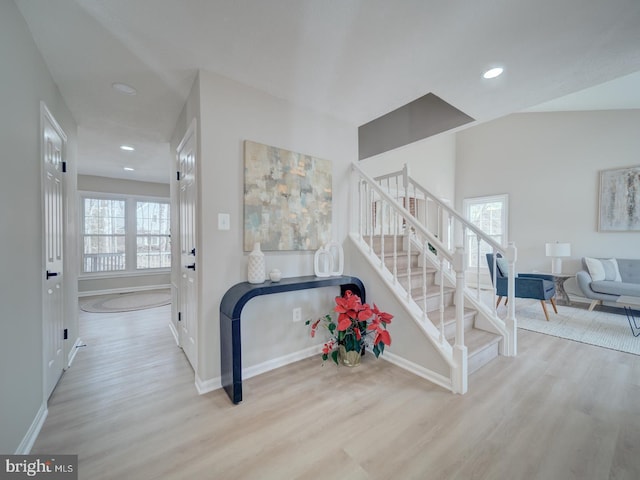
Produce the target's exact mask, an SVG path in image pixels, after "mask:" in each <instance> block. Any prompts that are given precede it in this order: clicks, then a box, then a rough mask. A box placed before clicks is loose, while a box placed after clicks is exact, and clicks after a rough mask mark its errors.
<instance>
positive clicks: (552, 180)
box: [456, 110, 640, 273]
mask: <svg viewBox="0 0 640 480" xmlns="http://www.w3.org/2000/svg"><path fill="white" fill-rule="evenodd" d="M638 125H640V110H617V111H591V112H557V113H523V114H514V115H509V116H507V117H504V118H501V119H498V120H494V121H492V122H488V123H485V124H482V125H478V126H474V127H471V128H468V129H466V130H463V131H461V132H459V133H458V134H457V163H456V208H457V209H458V210H461V207H462V199H463V198H465V197H477V196H483V195H492V194H499V193H507V194H509V239H510V240H511V241H514V242H515V243H516V246H517V248H518V263H517V269H518V271H532V270H539V271H549V270H550V268H551V261H550V260H549V259H547V257H545V247H544V245H545V243H546V242H554V241H560V242H569V243H571V254H572V255H571V257H570V258H568V259H565V260H564V262H563V272H567V273H573V272H576V271H577V270H579V269H580V268H581V267H580V259H581V257H583V256H595V257H618V258H638V257H639V253H638V245H640V232H633V233H604V232H602V233H601V232H598V231H597V228H598V221H597V218H598V217H597V212H598V188H599V184H598V182H599V173H598V172H599V171H600V170H604V169H610V168H619V167H628V166H632V165H640V157H639V156H638V152H640V134H638Z"/></svg>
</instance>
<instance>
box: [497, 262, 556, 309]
mask: <svg viewBox="0 0 640 480" xmlns="http://www.w3.org/2000/svg"><path fill="white" fill-rule="evenodd" d="M487 263H488V264H489V273H490V274H491V282H493V253H487ZM496 267H497V268H496V285H494V287H495V289H496V295H497V296H498V302H497V303H496V308H497V307H498V306H499V305H500V302H501V301H502V298H503V297H506V296H508V293H507V292H508V290H507V288H508V284H507V282H508V275H509V265H508V263H507V261H506V260H505V259H503V258H502V257H501V256H500V254H498V256H497V258H496ZM514 280H515V285H516V291H515V297H516V298H534V299H536V300H540V304H541V305H542V311H543V312H544V316H545V318H546V319H547V321H549V313H548V312H547V304H546V301H547V300H549V301H550V302H551V305H552V306H553V311H554V312H556V313H558V308H557V307H556V299H555V296H556V284H555V279H554V277H553V275H543V274H536V273H520V274H518V275H516V278H515V279H514ZM504 304H505V305H506V304H507V300H505V302H504Z"/></svg>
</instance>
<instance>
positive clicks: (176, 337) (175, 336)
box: [169, 322, 180, 346]
mask: <svg viewBox="0 0 640 480" xmlns="http://www.w3.org/2000/svg"><path fill="white" fill-rule="evenodd" d="M169 330H171V335H173V339H174V340H175V341H176V345H178V346H180V336H179V335H178V330H176V326H175V325H174V324H173V322H169Z"/></svg>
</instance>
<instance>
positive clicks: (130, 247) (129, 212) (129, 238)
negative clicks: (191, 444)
mask: <svg viewBox="0 0 640 480" xmlns="http://www.w3.org/2000/svg"><path fill="white" fill-rule="evenodd" d="M85 198H98V199H105V200H123V201H124V202H125V259H126V260H125V269H124V270H109V271H103V272H85V271H83V269H84V236H85V234H84V201H85ZM137 202H154V203H166V204H170V200H169V199H168V198H166V197H155V196H146V195H129V194H116V193H104V192H93V191H80V192H78V204H79V206H80V208H79V209H78V210H79V216H80V223H79V225H80V232H79V236H80V241H79V243H80V245H79V255H80V259H81V260H80V262H79V264H80V265H79V270H80V271H79V272H78V278H80V279H83V278H85V279H86V278H94V279H98V278H114V277H137V276H145V275H154V274H161V273H168V272H171V267H160V268H136V265H137V259H136V254H137V241H138V234H137V232H138V229H137V225H136V220H137V219H136V207H137ZM169 214H171V211H169ZM169 238H171V235H169Z"/></svg>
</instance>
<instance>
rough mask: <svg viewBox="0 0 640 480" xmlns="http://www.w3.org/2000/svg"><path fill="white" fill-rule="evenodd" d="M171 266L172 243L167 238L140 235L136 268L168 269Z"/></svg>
mask: <svg viewBox="0 0 640 480" xmlns="http://www.w3.org/2000/svg"><path fill="white" fill-rule="evenodd" d="M170 266H171V241H170V239H169V237H167V236H160V235H139V236H138V242H137V255H136V268H138V269H141V268H168V267H170Z"/></svg>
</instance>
